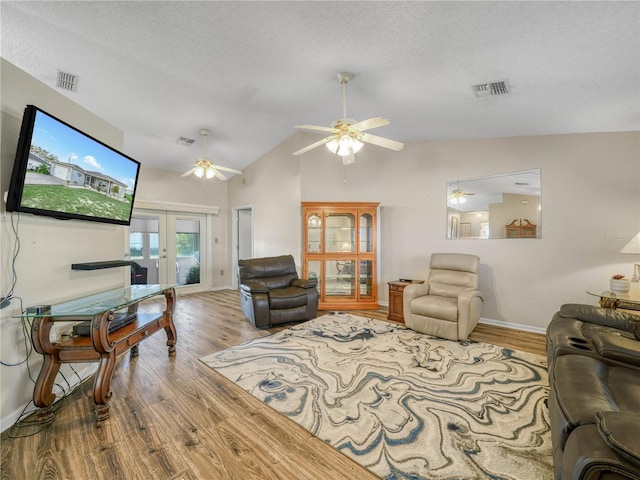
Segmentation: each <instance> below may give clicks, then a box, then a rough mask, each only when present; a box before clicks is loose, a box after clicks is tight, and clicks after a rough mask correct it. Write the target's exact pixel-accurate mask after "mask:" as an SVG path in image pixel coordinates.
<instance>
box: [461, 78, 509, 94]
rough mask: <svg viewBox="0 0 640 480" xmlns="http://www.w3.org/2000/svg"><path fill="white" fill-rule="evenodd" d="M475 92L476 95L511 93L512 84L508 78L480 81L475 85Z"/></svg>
mask: <svg viewBox="0 0 640 480" xmlns="http://www.w3.org/2000/svg"><path fill="white" fill-rule="evenodd" d="M471 88H473V93H475V94H476V97H489V96H491V95H506V94H507V93H511V86H510V85H509V81H508V80H499V81H497V82H488V83H479V84H477V85H473V86H472V87H471Z"/></svg>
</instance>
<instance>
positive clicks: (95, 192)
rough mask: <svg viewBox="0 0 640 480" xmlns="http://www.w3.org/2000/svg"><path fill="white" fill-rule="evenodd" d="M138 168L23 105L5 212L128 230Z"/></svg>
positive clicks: (98, 143)
mask: <svg viewBox="0 0 640 480" xmlns="http://www.w3.org/2000/svg"><path fill="white" fill-rule="evenodd" d="M139 170H140V162H138V161H136V160H134V159H132V158H131V157H128V156H127V155H125V154H123V153H121V152H119V151H117V150H115V149H113V148H111V147H109V146H108V145H106V144H104V143H103V142H101V141H100V140H97V139H95V138H93V137H92V136H90V135H88V134H86V133H84V132H82V131H80V130H79V129H77V128H76V127H73V126H71V125H69V124H68V123H66V122H64V121H62V120H60V119H59V118H56V117H54V116H53V115H50V114H49V113H47V112H45V111H43V110H41V109H40V108H38V107H36V106H34V105H27V107H26V108H25V111H24V116H23V119H22V128H21V130H20V139H19V140H18V149H17V152H16V159H15V163H14V165H13V173H12V175H11V183H10V185H9V194H8V196H7V210H8V211H11V212H13V211H15V212H26V213H32V214H35V215H46V216H51V217H55V218H59V219H64V220H67V219H76V220H88V221H94V222H106V223H115V224H120V225H129V224H130V222H131V212H132V210H133V200H134V198H135V193H136V186H137V183H138V172H139Z"/></svg>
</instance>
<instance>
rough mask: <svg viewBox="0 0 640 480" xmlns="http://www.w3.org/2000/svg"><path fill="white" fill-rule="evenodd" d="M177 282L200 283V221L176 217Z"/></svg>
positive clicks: (179, 283) (186, 283)
mask: <svg viewBox="0 0 640 480" xmlns="http://www.w3.org/2000/svg"><path fill="white" fill-rule="evenodd" d="M175 226H176V237H175V242H176V283H177V284H178V285H192V284H197V283H200V222H199V221H198V220H189V219H179V218H178V219H176V220H175Z"/></svg>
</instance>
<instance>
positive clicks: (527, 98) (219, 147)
mask: <svg viewBox="0 0 640 480" xmlns="http://www.w3.org/2000/svg"><path fill="white" fill-rule="evenodd" d="M0 14H1V35H2V37H1V49H2V50H1V55H2V57H4V58H5V59H6V60H8V61H9V62H11V63H13V64H14V65H16V66H18V67H19V68H21V69H23V70H25V71H26V72H28V73H29V74H31V75H33V76H34V77H36V78H37V79H39V80H41V81H43V82H44V83H46V84H49V85H51V86H55V80H56V74H57V70H58V69H59V70H62V71H65V72H70V73H73V74H77V75H78V76H79V84H78V90H77V92H74V93H72V92H64V91H61V92H63V93H64V94H65V95H66V96H68V97H69V98H71V99H72V100H73V101H74V102H76V103H78V104H80V105H82V106H83V107H85V108H87V109H88V110H90V111H92V112H94V113H95V114H97V115H98V116H100V117H102V118H103V119H105V120H107V121H108V122H110V123H112V124H113V125H115V126H116V127H118V128H119V129H121V130H122V131H123V132H124V133H125V144H124V148H123V150H124V152H125V153H127V154H128V155H130V156H132V157H134V158H137V159H138V160H140V161H141V162H143V164H149V165H153V166H156V167H160V168H166V169H170V170H175V171H185V170H187V169H188V168H189V167H190V165H191V164H192V163H193V161H194V159H195V157H196V155H197V153H198V152H197V149H198V147H197V146H191V147H187V146H184V145H180V144H178V143H176V139H177V137H178V136H186V137H191V138H198V132H199V130H200V129H201V128H208V129H210V130H211V135H210V136H209V140H208V145H209V148H208V150H209V154H210V156H212V157H213V158H214V160H215V161H216V162H217V163H218V164H220V165H224V166H229V167H234V168H238V169H242V168H244V167H246V166H247V165H249V164H251V163H252V162H254V161H255V160H257V159H258V158H260V157H261V156H262V155H264V154H265V153H266V152H268V151H269V150H270V149H271V148H273V147H275V146H276V145H278V144H279V143H281V142H282V141H283V140H285V139H286V138H288V137H290V136H291V135H292V134H293V133H294V132H295V129H294V128H293V126H294V125H296V124H300V123H307V124H316V125H327V126H328V125H329V124H330V123H331V122H332V121H333V120H335V119H336V118H339V117H341V116H342V101H341V87H340V84H339V83H338V80H337V77H336V73H337V72H339V71H341V70H346V71H350V72H352V73H353V74H354V78H353V80H352V82H351V83H350V84H349V86H348V88H347V109H348V114H349V116H350V117H354V118H356V119H359V120H362V119H365V118H368V117H371V116H374V115H380V116H383V117H385V118H388V119H389V120H390V121H391V125H389V126H386V127H382V128H379V129H376V130H374V131H372V132H371V133H374V134H376V135H380V136H384V137H389V138H392V139H395V140H400V141H405V142H411V141H419V140H439V139H460V138H486V137H508V136H521V135H543V134H544V135H546V134H562V133H578V132H598V131H628V130H638V129H640V3H639V2H635V1H634V2H537V1H535V2H351V1H340V2H327V1H318V2H271V1H262V2H207V1H205V2H188V1H173V2H162V1H149V2H142V1H130V2H117V1H81V2H69V1H64V2H54V1H47V2H32V1H22V2H12V1H6V0H3V1H2V2H0ZM504 79H507V80H509V82H510V84H511V87H512V92H511V93H510V94H509V95H505V96H493V97H486V98H476V97H475V95H474V94H473V91H472V88H471V85H473V84H476V83H482V82H488V81H494V80H504ZM50 113H53V114H54V115H55V114H56V112H50ZM78 127H79V128H82V126H81V125H79V126H78ZM318 138H321V137H320V136H319V137H318ZM367 148H380V147H374V146H369V147H367ZM391 154H392V153H391ZM292 161H297V157H292Z"/></svg>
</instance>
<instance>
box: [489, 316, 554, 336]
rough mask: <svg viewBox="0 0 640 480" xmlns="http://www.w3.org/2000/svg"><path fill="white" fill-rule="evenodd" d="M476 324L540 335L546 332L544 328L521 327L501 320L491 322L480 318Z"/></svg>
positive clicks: (518, 324)
mask: <svg viewBox="0 0 640 480" xmlns="http://www.w3.org/2000/svg"><path fill="white" fill-rule="evenodd" d="M478 323H484V324H486V325H493V326H495V327H503V328H511V329H513V330H521V331H523V332H532V333H541V334H543V335H544V334H545V333H546V332H547V329H546V328H542V327H532V326H530V325H522V324H521V323H511V322H503V321H502V320H493V319H491V318H480V321H479V322H478Z"/></svg>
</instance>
